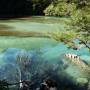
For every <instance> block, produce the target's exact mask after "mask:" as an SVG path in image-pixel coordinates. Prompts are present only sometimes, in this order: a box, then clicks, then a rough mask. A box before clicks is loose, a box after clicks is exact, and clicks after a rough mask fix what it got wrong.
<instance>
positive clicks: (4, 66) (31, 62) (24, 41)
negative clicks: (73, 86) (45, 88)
mask: <svg viewBox="0 0 90 90" xmlns="http://www.w3.org/2000/svg"><path fill="white" fill-rule="evenodd" d="M63 20H64V19H59V18H50V17H45V18H42V17H34V18H27V19H25V18H23V19H16V20H8V21H0V23H1V24H3V30H4V29H6V28H4V25H6V26H9V28H8V27H7V28H8V29H7V30H12V31H13V30H20V31H22V30H26V31H44V32H46V31H49V30H56V29H60V30H64V29H65V28H66V27H67V28H68V27H69V26H67V24H66V23H65V22H64V21H63ZM65 21H66V22H67V21H68V20H65ZM10 27H12V28H10ZM66 53H73V54H77V55H79V56H80V57H81V59H82V60H84V61H85V62H87V63H88V65H90V52H89V51H88V50H87V49H86V48H85V47H83V48H81V49H80V50H73V49H68V48H67V46H66V45H64V44H63V43H60V42H57V41H55V40H53V39H48V38H36V37H13V36H0V79H6V80H8V81H9V82H19V80H20V78H22V80H33V79H34V78H35V79H36V78H37V79H36V82H38V83H39V84H40V83H41V82H42V80H43V79H45V78H46V77H48V76H49V77H52V78H54V79H55V80H56V77H57V79H58V80H59V81H58V83H61V81H63V82H64V79H66V81H67V79H69V80H70V81H74V83H78V82H77V79H78V78H84V79H85V80H87V79H89V76H90V75H87V72H86V71H85V70H84V71H82V70H81V69H80V68H79V67H78V66H77V65H75V64H72V63H70V62H68V60H67V59H66V58H65V57H64V54H66ZM17 55H19V57H21V58H22V59H21V61H20V59H18V58H17ZM26 56H28V57H29V59H27V58H26ZM11 67H12V68H11ZM20 74H21V76H20ZM42 78H43V79H42ZM38 79H39V80H40V81H38ZM11 80H12V81H11ZM36 86H37V85H36ZM34 90H35V89H34Z"/></svg>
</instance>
